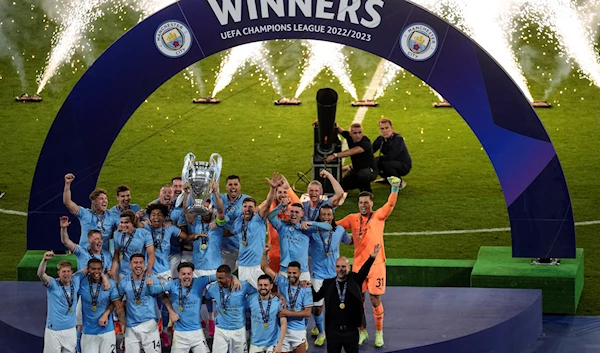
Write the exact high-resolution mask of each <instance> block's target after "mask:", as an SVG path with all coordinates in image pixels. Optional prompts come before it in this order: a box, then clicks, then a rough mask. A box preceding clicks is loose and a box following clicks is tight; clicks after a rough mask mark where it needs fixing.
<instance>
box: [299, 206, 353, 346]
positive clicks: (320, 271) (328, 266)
mask: <svg viewBox="0 0 600 353" xmlns="http://www.w3.org/2000/svg"><path fill="white" fill-rule="evenodd" d="M319 221H321V222H326V223H328V224H330V225H331V227H332V229H331V230H327V231H326V230H323V229H321V228H317V227H310V228H308V229H307V230H306V231H305V233H306V234H307V235H309V236H310V253H309V254H310V256H311V258H312V280H311V283H312V286H313V288H314V289H315V291H317V292H318V291H319V290H320V289H321V287H322V286H323V281H324V280H325V279H327V278H332V277H335V260H336V259H337V258H338V257H340V243H344V244H350V243H351V242H352V239H350V236H349V235H348V233H346V230H345V229H344V227H341V226H338V225H337V224H336V223H335V215H334V212H333V208H332V207H331V206H329V205H324V206H322V207H321V210H320V212H319ZM313 315H314V319H315V324H316V327H315V328H314V329H313V330H312V335H313V336H317V338H316V339H315V346H318V347H320V346H322V345H323V343H325V326H324V317H323V299H321V300H319V301H316V302H314V304H313Z"/></svg>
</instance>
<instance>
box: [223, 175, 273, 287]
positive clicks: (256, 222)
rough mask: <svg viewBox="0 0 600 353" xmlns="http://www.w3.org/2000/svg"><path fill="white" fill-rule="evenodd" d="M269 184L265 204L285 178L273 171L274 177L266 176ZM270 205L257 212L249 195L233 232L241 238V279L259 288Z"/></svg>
mask: <svg viewBox="0 0 600 353" xmlns="http://www.w3.org/2000/svg"><path fill="white" fill-rule="evenodd" d="M266 179H267V182H268V183H269V186H270V187H271V188H270V189H269V194H268V195H267V200H266V201H265V204H267V205H270V204H271V203H272V202H273V200H274V199H275V192H276V189H277V187H278V186H280V185H281V184H282V183H283V178H282V176H281V175H280V174H278V173H273V178H272V179H271V180H269V178H266ZM268 211H269V208H268V207H262V208H261V209H260V210H259V211H258V212H256V200H255V199H253V198H251V197H247V198H246V199H244V201H243V203H242V217H240V218H238V219H236V220H235V222H234V223H233V227H232V233H234V234H236V235H237V236H238V237H239V239H240V255H239V270H238V273H239V277H240V280H241V281H247V282H248V283H250V284H251V285H252V286H253V287H254V288H257V289H258V283H257V282H256V279H257V278H258V276H260V275H262V274H264V272H263V271H262V270H261V269H260V261H261V258H262V252H263V248H264V246H265V223H266V218H267V213H268Z"/></svg>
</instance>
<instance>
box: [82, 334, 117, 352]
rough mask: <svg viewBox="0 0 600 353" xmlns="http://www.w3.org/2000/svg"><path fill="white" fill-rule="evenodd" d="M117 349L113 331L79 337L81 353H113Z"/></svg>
mask: <svg viewBox="0 0 600 353" xmlns="http://www.w3.org/2000/svg"><path fill="white" fill-rule="evenodd" d="M116 347H117V336H116V335H115V331H114V330H111V331H109V332H106V333H103V334H101V335H86V334H85V333H84V334H83V335H81V352H83V353H114V352H116V351H117V350H116Z"/></svg>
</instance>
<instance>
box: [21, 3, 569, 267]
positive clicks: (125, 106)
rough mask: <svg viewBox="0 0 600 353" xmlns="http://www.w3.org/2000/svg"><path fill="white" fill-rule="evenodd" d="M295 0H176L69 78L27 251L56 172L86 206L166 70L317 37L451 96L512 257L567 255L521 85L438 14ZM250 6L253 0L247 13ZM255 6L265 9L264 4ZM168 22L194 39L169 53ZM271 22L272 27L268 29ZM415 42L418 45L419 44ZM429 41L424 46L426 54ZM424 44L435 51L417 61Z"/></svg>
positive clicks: (547, 147)
mask: <svg viewBox="0 0 600 353" xmlns="http://www.w3.org/2000/svg"><path fill="white" fill-rule="evenodd" d="M224 2H225V3H227V4H230V5H231V6H234V5H236V4H237V5H240V6H241V7H240V9H239V10H240V11H239V12H236V13H235V15H232V14H230V15H229V16H223V17H222V19H221V20H222V22H223V23H221V22H220V21H219V19H218V16H217V15H216V13H215V12H213V8H211V5H212V6H215V7H220V6H221V5H222V4H223V3H224ZM301 3H302V1H299V0H291V1H288V0H285V1H283V0H269V1H265V0H261V1H255V0H244V1H241V0H206V1H198V0H180V1H178V2H176V3H174V4H173V5H171V6H169V7H167V8H165V9H163V10H161V11H159V12H157V13H156V14H154V15H153V16H151V17H149V18H147V19H146V20H144V21H143V22H141V23H139V24H138V25H136V26H135V27H134V28H132V29H131V30H130V31H128V32H127V33H126V34H124V35H123V36H122V37H121V38H120V39H119V40H117V41H116V42H115V43H114V44H113V45H112V46H111V47H109V48H108V49H107V50H106V52H104V53H103V54H102V55H101V56H100V57H99V58H98V60H96V62H95V63H94V64H93V65H92V66H91V67H90V68H89V69H88V71H87V72H86V73H85V74H84V75H83V77H82V78H81V79H80V81H79V82H78V83H77V84H76V85H75V87H74V88H73V90H72V91H71V93H70V94H69V96H68V97H67V99H66V101H65V103H64V104H63V106H62V108H61V109H60V111H59V113H58V115H57V116H56V119H55V120H54V123H53V124H52V127H51V128H50V131H49V133H48V136H47V138H46V141H45V143H44V146H43V149H42V152H41V154H40V157H39V160H38V164H37V167H36V171H35V175H34V178H33V184H32V187H31V195H30V200H29V218H28V223H27V226H28V228H27V248H28V249H30V250H34V249H59V248H62V246H61V244H60V243H59V242H58V237H47V236H46V226H47V225H48V224H53V223H54V222H55V217H56V216H55V214H56V212H57V210H61V211H62V210H64V205H63V204H62V200H61V199H60V197H55V198H53V199H50V200H48V198H47V195H60V194H61V193H62V188H63V185H62V180H63V176H64V174H65V173H66V172H74V173H75V174H76V175H77V184H76V187H74V188H73V199H74V200H75V201H77V202H81V203H82V204H87V202H86V200H87V195H89V192H90V191H91V190H93V189H94V187H95V185H96V182H97V179H98V175H99V170H100V168H101V166H102V164H103V163H104V161H105V158H106V156H107V154H108V152H109V150H110V148H111V146H112V144H113V142H114V140H115V139H116V137H117V135H118V134H119V132H120V131H121V129H122V128H123V126H124V125H125V123H126V122H127V120H128V119H129V117H130V116H131V115H132V114H133V113H134V111H135V110H136V109H137V108H138V106H139V105H140V104H141V103H142V102H143V101H144V100H145V99H146V98H147V97H148V96H149V95H150V94H151V93H152V92H153V91H155V90H156V89H157V88H158V87H160V86H161V85H162V84H163V83H164V82H166V81H167V80H168V79H170V78H171V77H173V76H174V75H175V74H177V73H178V72H180V71H181V70H183V69H184V68H186V67H188V66H190V65H191V64H193V63H195V62H197V61H199V60H201V59H203V58H205V57H207V56H209V55H212V54H214V53H217V52H220V51H222V50H225V49H228V48H231V47H234V46H237V45H241V44H245V43H249V42H254V41H263V40H272V39H318V40H325V41H330V42H337V43H341V44H344V45H349V46H352V47H356V48H359V49H362V50H365V51H368V52H371V53H373V54H375V55H378V56H380V57H382V58H385V59H387V60H390V61H392V62H394V63H396V64H398V65H399V66H401V67H403V68H405V69H406V70H408V71H410V72H411V73H413V74H414V75H415V76H417V77H419V78H420V79H422V80H423V81H425V82H426V83H427V84H428V85H430V86H431V87H433V88H434V89H435V90H436V91H438V92H439V93H440V94H441V95H442V96H444V97H445V98H446V99H447V100H448V101H449V102H451V103H452V105H453V107H454V108H455V109H456V110H457V112H458V113H459V114H460V115H461V116H462V117H463V119H464V120H465V121H466V122H467V124H468V125H469V126H470V127H471V129H472V130H473V132H474V133H475V134H476V136H477V138H478V139H479V141H480V142H481V144H482V145H483V147H484V149H485V151H486V152H487V154H488V156H489V158H490V160H491V162H492V164H493V166H494V169H495V171H496V174H497V175H498V179H499V181H500V184H501V186H502V190H503V192H504V198H505V200H506V205H507V207H508V214H509V218H510V224H511V232H512V247H513V256H515V257H560V258H573V257H575V227H574V221H573V212H572V209H571V200H570V196H569V192H568V189H567V183H566V180H565V176H564V174H563V171H562V167H561V165H560V163H559V160H558V157H557V155H556V151H555V149H554V147H553V145H552V143H551V142H550V138H549V136H548V134H547V133H546V131H545V129H544V127H543V125H542V123H541V121H540V120H539V118H538V116H537V115H536V113H535V111H534V110H533V108H532V107H531V105H530V104H529V102H528V101H527V100H526V98H525V97H524V96H523V94H522V92H521V91H520V90H519V89H518V88H517V86H516V85H515V83H514V82H513V81H512V80H511V79H510V77H509V76H508V75H507V74H506V72H504V70H503V69H502V68H501V67H500V66H499V65H498V64H497V63H496V62H495V61H494V60H493V59H492V58H491V57H490V56H489V55H488V54H487V53H486V52H485V51H484V50H483V49H481V48H480V47H479V46H478V45H477V44H476V43H474V42H473V41H472V40H471V39H470V38H468V37H467V36H466V35H464V34H463V33H461V32H460V31H458V30H457V29H456V28H454V27H453V26H451V25H450V24H449V23H447V22H446V21H444V20H443V19H441V18H439V17H437V16H435V15H433V14H432V13H430V12H428V11H426V10H424V9H422V8H420V7H418V6H416V5H414V4H412V3H410V2H408V1H404V0H396V1H388V2H387V3H384V1H383V0H364V1H362V2H361V1H359V2H358V3H359V5H360V7H359V8H358V9H357V10H356V11H355V10H354V9H352V11H350V12H345V10H348V9H349V7H348V0H314V1H313V0H309V1H307V3H308V4H309V5H308V6H309V7H310V9H308V10H310V11H306V10H307V9H306V8H304V10H305V11H304V12H303V11H301V9H300V7H298V6H299V5H298V6H296V7H295V10H296V11H295V14H293V15H294V16H292V14H291V13H290V9H289V8H288V6H289V4H301ZM248 4H254V5H255V6H256V7H257V10H256V13H253V11H252V6H248ZM278 4H279V5H281V7H277V6H276V5H278ZM261 5H272V6H271V8H268V7H266V8H265V9H263V8H261ZM352 6H354V5H352ZM264 10H266V12H264ZM340 12H341V14H342V15H339V13H340ZM354 14H355V15H354ZM238 15H239V16H238ZM255 15H256V16H255ZM264 15H267V16H266V18H264V17H263V16H264ZM255 17H256V18H255ZM325 17H328V18H330V19H324V18H325ZM361 20H362V24H361ZM169 21H179V22H181V23H183V24H185V27H186V28H187V29H188V30H189V34H188V38H187V39H186V40H191V44H192V45H191V46H190V47H189V49H188V50H187V52H185V54H183V55H182V56H179V57H175V58H171V57H168V56H166V55H163V54H162V53H161V52H160V51H159V49H158V48H157V45H156V44H155V39H158V40H159V41H160V37H158V38H155V37H156V35H157V30H158V28H159V26H161V24H164V23H165V22H169ZM236 21H237V22H236ZM418 23H421V24H425V25H426V26H428V28H429V29H431V30H432V32H433V33H434V35H432V36H429V37H427V36H428V34H427V33H421V34H422V35H424V36H425V37H427V38H426V39H428V40H429V42H428V43H425V42H423V41H422V39H423V38H424V37H421V38H420V39H419V38H416V42H411V43H412V44H411V45H414V46H415V48H414V49H415V53H417V54H418V55H417V54H415V53H413V54H415V55H417V56H419V55H420V57H416V58H415V57H414V56H415V55H413V57H412V58H411V57H409V56H407V55H406V54H407V53H406V50H404V51H403V49H402V48H401V46H400V45H399V41H401V40H405V39H406V38H405V37H403V32H405V30H406V29H407V28H409V27H410V26H411V25H413V24H418ZM299 24H305V25H308V24H312V25H317V26H320V25H322V26H324V27H323V28H325V33H322V32H308V31H296V30H295V29H296V28H297V27H296V26H297V25H299ZM263 25H264V26H267V25H279V26H272V27H270V28H271V30H270V31H265V32H263V33H257V34H250V35H244V31H243V29H244V28H249V27H252V28H255V26H263ZM275 27H277V28H279V31H275V30H273V29H274V28H275ZM263 28H265V29H266V28H269V27H263ZM330 28H336V29H338V30H337V31H336V33H337V34H333V33H327V32H328V31H330ZM288 29H289V30H288ZM236 30H240V34H241V35H240V36H233V37H231V38H226V37H227V36H226V35H223V36H222V33H231V34H237V32H236ZM229 31H233V32H229ZM422 32H427V30H426V29H425V30H423V31H422ZM410 33H413V32H410ZM410 33H409V34H410ZM404 34H406V33H404ZM224 38H226V39H224ZM403 38H404V39H403ZM367 39H368V40H367ZM413 39H414V38H413ZM432 41H435V43H434V42H432ZM418 43H421V44H425V45H424V46H423V47H422V48H419V47H418ZM178 44H181V43H178ZM434 44H435V45H434ZM433 47H435V48H434V49H433V52H431V51H429V52H428V50H430V49H431V48H433ZM427 48H430V49H427ZM419 53H420V54H419ZM427 53H429V54H432V55H431V56H430V57H429V58H425V59H423V56H424V55H425V54H427ZM415 59H416V60H415ZM115 68H118V69H115ZM90 92H93V93H94V94H93V96H94V97H95V99H94V100H91V101H90V100H89V99H87V98H88V97H89V94H90ZM482 216H484V215H482Z"/></svg>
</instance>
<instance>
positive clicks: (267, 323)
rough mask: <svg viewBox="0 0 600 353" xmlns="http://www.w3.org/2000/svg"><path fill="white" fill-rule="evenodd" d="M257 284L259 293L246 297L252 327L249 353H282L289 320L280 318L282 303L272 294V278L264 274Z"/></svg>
mask: <svg viewBox="0 0 600 353" xmlns="http://www.w3.org/2000/svg"><path fill="white" fill-rule="evenodd" d="M257 282H258V293H254V294H251V295H249V296H248V297H246V305H247V306H248V308H249V309H250V318H251V326H252V329H251V332H252V334H251V336H250V349H249V353H281V351H282V345H283V339H284V337H285V333H286V332H287V319H286V318H285V317H283V316H282V317H279V312H280V311H281V307H282V306H283V304H282V301H281V299H279V298H278V297H276V296H275V295H273V293H271V290H272V289H273V279H272V278H271V276H269V275H266V274H262V275H260V277H258V280H257Z"/></svg>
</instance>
